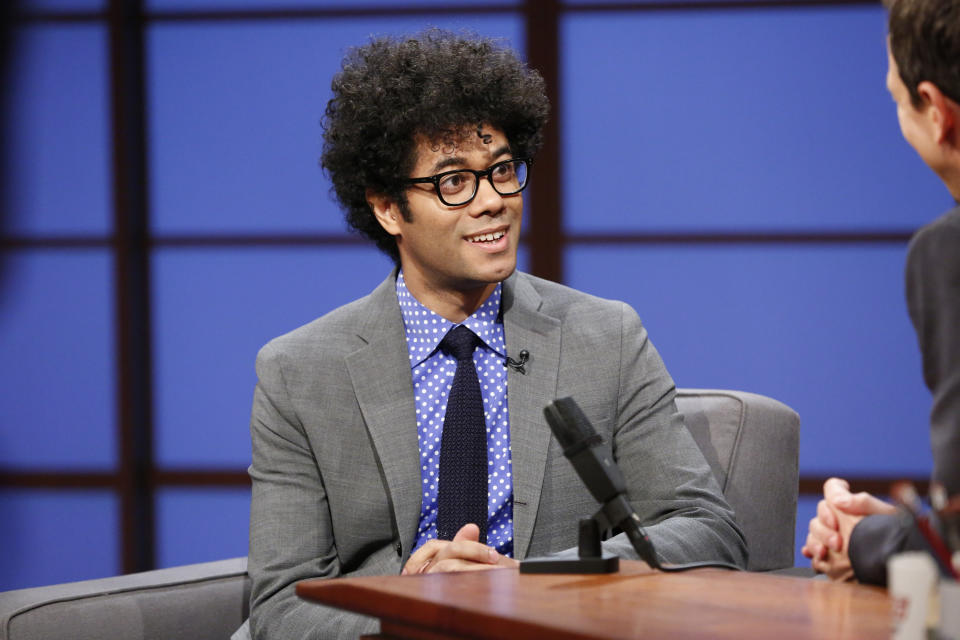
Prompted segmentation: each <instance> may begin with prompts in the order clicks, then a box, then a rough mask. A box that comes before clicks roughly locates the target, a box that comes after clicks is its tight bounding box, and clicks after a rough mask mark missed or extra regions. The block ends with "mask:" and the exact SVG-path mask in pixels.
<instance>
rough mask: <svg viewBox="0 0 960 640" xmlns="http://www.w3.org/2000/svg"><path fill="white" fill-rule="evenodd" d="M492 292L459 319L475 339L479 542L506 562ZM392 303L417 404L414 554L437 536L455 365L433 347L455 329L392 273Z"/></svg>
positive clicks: (501, 356) (501, 401)
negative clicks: (481, 472)
mask: <svg viewBox="0 0 960 640" xmlns="http://www.w3.org/2000/svg"><path fill="white" fill-rule="evenodd" d="M500 288H501V285H497V288H496V289H495V290H494V292H493V293H491V294H490V297H489V298H487V299H486V301H485V302H484V303H483V304H482V305H480V308H479V309H477V310H476V312H475V313H474V314H473V315H472V316H470V317H469V318H467V319H466V320H464V321H463V323H462V324H464V325H466V327H467V328H468V329H470V330H471V331H473V332H474V333H475V334H477V336H479V337H480V340H481V341H482V344H481V345H479V346H478V347H477V348H476V350H475V351H474V352H473V363H474V365H475V366H476V368H477V377H478V378H479V380H480V391H481V393H482V394H483V408H484V418H485V421H486V425H487V470H488V474H487V496H488V498H487V506H488V510H487V516H488V520H487V544H488V545H490V546H491V547H493V548H495V549H496V550H497V551H498V552H499V553H501V554H503V555H506V556H510V557H513V477H512V467H511V463H510V418H509V413H508V411H507V368H506V357H507V349H506V345H505V343H504V337H503V335H504V334H503V321H502V320H500V319H499V316H500ZM397 300H398V301H399V303H400V311H401V313H402V314H403V325H404V329H405V331H406V336H407V350H408V352H409V354H410V368H411V371H412V375H413V396H414V401H415V402H416V407H417V442H418V444H419V448H420V478H421V489H422V491H421V498H422V499H421V502H420V525H419V527H418V528H417V542H416V545H415V547H414V550H416V549H418V548H420V546H421V545H423V544H424V543H425V542H427V540H430V539H432V538H436V537H437V479H438V477H439V469H440V438H441V434H442V433H443V418H444V416H445V415H446V411H447V396H448V395H449V393H450V387H451V386H452V385H453V376H454V374H455V373H456V370H457V360H456V358H454V357H453V356H449V355H447V354H445V353H442V352H441V351H440V349H439V348H438V346H439V344H440V341H441V340H443V337H444V336H445V335H447V332H448V331H449V330H450V329H452V328H453V327H455V326H457V325H455V324H454V323H452V322H450V321H449V320H447V319H446V318H443V317H441V316H439V315H437V314H436V313H434V312H433V311H431V310H430V309H428V308H427V307H425V306H423V305H422V304H421V303H420V301H419V300H417V299H416V298H414V297H413V295H412V294H411V293H410V291H409V290H408V289H407V286H406V284H405V283H404V280H403V273H402V272H401V273H400V274H399V275H398V276H397Z"/></svg>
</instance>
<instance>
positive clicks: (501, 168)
mask: <svg viewBox="0 0 960 640" xmlns="http://www.w3.org/2000/svg"><path fill="white" fill-rule="evenodd" d="M531 162H532V161H531V160H530V159H529V158H514V159H512V160H504V161H503V162H498V163H496V164H493V165H490V166H489V167H488V168H487V169H485V170H483V171H474V170H473V169H455V170H453V171H444V172H443V173H438V174H437V175H435V176H430V177H428V178H408V179H407V180H404V182H405V183H407V184H420V183H425V184H432V185H433V188H434V189H435V190H436V192H437V197H438V198H440V202H442V203H443V204H445V205H447V206H448V207H461V206H463V205H465V204H467V203H468V202H470V201H471V200H473V199H474V198H475V197H476V196H477V189H479V187H480V178H486V179H487V180H488V181H489V182H490V186H492V187H493V190H494V191H496V192H497V193H499V194H500V195H502V196H512V195H514V194H517V193H520V192H521V191H523V190H524V189H526V188H527V178H528V177H529V175H530V164H531Z"/></svg>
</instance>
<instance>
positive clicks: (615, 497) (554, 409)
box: [543, 398, 661, 569]
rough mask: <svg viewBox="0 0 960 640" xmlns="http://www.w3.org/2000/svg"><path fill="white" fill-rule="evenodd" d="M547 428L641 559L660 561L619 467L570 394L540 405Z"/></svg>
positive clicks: (656, 566)
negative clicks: (544, 405)
mask: <svg viewBox="0 0 960 640" xmlns="http://www.w3.org/2000/svg"><path fill="white" fill-rule="evenodd" d="M543 414H544V416H545V417H546V419H547V424H549V425H550V430H551V431H552V432H553V435H554V437H555V438H556V439H557V442H559V443H560V446H561V447H563V455H564V456H566V458H567V459H568V460H569V461H570V463H571V464H572V465H573V468H574V469H575V470H576V472H577V475H579V476H580V479H581V480H583V484H584V485H586V487H587V489H588V490H589V491H590V493H591V494H592V495H593V497H594V498H595V499H596V501H597V502H599V503H600V504H601V505H602V506H601V512H602V514H603V516H604V518H606V520H607V522H608V523H609V524H610V525H611V526H613V527H618V528H619V529H620V530H622V531H623V532H624V533H626V534H627V537H628V538H629V539H630V542H631V544H633V548H634V549H635V550H636V552H637V555H639V556H640V559H641V560H643V561H644V562H646V563H647V564H648V565H650V566H651V567H653V568H654V569H660V568H661V566H660V562H659V561H658V560H657V554H656V552H655V551H654V549H653V543H652V542H650V538H649V537H648V536H647V534H646V532H645V531H644V530H643V528H642V527H641V526H640V524H641V523H640V518H639V516H637V514H636V513H635V512H634V511H633V507H632V506H630V503H629V502H628V501H627V498H626V496H625V495H624V493H625V491H626V483H625V482H624V479H623V473H622V472H621V471H620V467H618V466H617V463H616V462H614V460H613V454H612V452H611V449H610V447H609V446H607V445H606V442H605V441H604V439H603V437H601V436H600V434H598V433H597V431H596V429H594V428H593V425H592V424H590V420H589V419H587V416H586V415H584V413H583V411H582V410H581V409H580V407H579V406H578V405H577V403H576V401H575V400H574V399H573V398H560V399H558V400H554V401H553V402H551V403H550V404H548V405H547V406H546V407H545V408H544V409H543Z"/></svg>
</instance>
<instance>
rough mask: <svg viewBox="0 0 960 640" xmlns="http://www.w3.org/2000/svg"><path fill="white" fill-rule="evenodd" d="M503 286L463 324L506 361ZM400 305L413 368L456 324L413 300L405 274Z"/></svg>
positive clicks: (400, 283) (400, 279) (399, 281)
mask: <svg viewBox="0 0 960 640" xmlns="http://www.w3.org/2000/svg"><path fill="white" fill-rule="evenodd" d="M502 286H503V285H502V283H497V287H496V289H494V290H493V293H491V294H490V295H489V296H488V297H487V299H486V300H484V301H483V304H481V305H480V308H479V309H477V310H476V311H475V312H473V314H472V315H471V316H470V317H468V318H467V319H466V320H464V321H463V322H462V323H461V324H463V325H465V326H466V327H467V328H468V329H470V330H471V331H473V332H474V333H475V334H477V336H478V337H479V338H480V340H481V341H483V343H484V344H485V345H486V346H487V348H488V349H490V350H491V351H494V352H496V353H497V354H499V355H500V356H501V357H504V358H505V357H506V355H507V353H506V349H505V348H504V343H503V320H502V319H500V290H501V287H502ZM397 302H399V303H400V313H401V314H402V315H403V328H404V332H405V333H406V336H407V351H408V353H409V355H410V367H411V368H413V367H415V366H417V365H418V364H420V363H421V362H423V361H424V360H426V359H427V358H428V357H430V355H431V354H432V353H433V352H434V351H436V349H437V346H438V345H439V344H440V341H441V340H443V337H444V336H445V335H447V332H448V331H449V330H450V329H452V328H453V327H455V326H456V324H454V323H453V322H450V321H449V320H447V319H446V318H444V317H443V316H441V315H439V314H437V313H434V312H433V311H431V310H430V309H428V308H427V307H425V306H424V305H423V304H421V302H420V301H419V300H417V299H416V298H415V297H413V294H412V293H410V290H409V289H407V285H406V282H404V279H403V271H401V272H400V273H398V274H397Z"/></svg>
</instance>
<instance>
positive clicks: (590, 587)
mask: <svg viewBox="0 0 960 640" xmlns="http://www.w3.org/2000/svg"><path fill="white" fill-rule="evenodd" d="M297 593H298V594H299V595H300V596H301V597H303V598H306V599H308V600H313V601H315V602H320V603H323V604H326V605H330V606H334V607H338V608H341V609H346V610H348V611H354V612H356V613H362V614H366V615H369V616H374V617H377V618H380V621H381V627H382V630H381V634H382V635H380V636H376V637H381V638H408V639H428V640H439V639H441V638H474V639H490V640H495V639H496V640H499V639H501V638H525V639H526V638H530V639H538V638H544V639H546V638H550V639H552V640H567V639H571V640H572V639H578V640H582V639H587V638H591V639H595V638H658V637H670V638H773V639H774V640H788V639H792V638H830V639H833V638H838V639H839V638H889V637H890V627H889V620H890V601H889V598H888V596H887V593H886V591H884V590H883V589H880V588H877V587H867V586H862V585H853V584H833V583H830V582H826V581H821V580H811V579H805V578H793V577H786V576H774V575H769V574H758V573H746V572H742V573H741V572H733V571H725V570H722V569H696V570H693V571H688V572H686V573H673V574H667V573H659V572H655V571H652V570H650V569H649V568H647V566H646V565H645V564H643V563H640V562H629V561H621V563H620V572H619V573H615V574H609V575H599V576H597V575H594V576H582V575H580V576H578V575H531V574H526V575H520V574H519V573H518V572H517V571H516V570H514V569H496V570H492V571H478V572H465V573H450V574H434V575H421V576H376V577H362V578H340V579H335V580H306V581H304V582H301V583H299V584H298V585H297Z"/></svg>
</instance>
